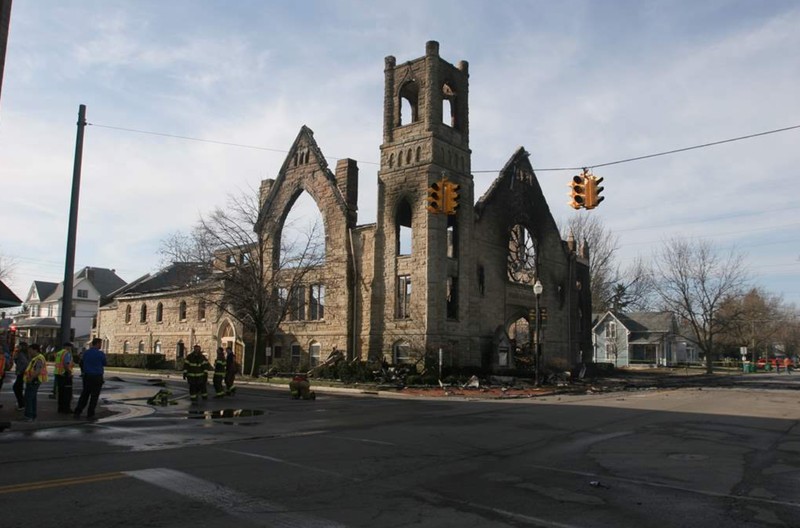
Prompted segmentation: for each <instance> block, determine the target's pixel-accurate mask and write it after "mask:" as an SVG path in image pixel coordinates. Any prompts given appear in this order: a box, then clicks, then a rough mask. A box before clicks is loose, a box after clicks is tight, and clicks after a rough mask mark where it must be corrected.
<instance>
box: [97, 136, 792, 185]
mask: <svg viewBox="0 0 800 528" xmlns="http://www.w3.org/2000/svg"><path fill="white" fill-rule="evenodd" d="M87 125H90V126H96V127H98V128H108V129H111V130H120V131H123V132H135V133H137V134H148V135H151V136H161V137H168V138H174V139H183V140H186V141H199V142H201V143H213V144H215V145H225V146H228V147H238V148H247V149H254V150H264V151H267V152H277V153H280V154H288V152H289V151H288V150H285V149H276V148H270V147H260V146H257V145H245V144H242V143H233V142H229V141H218V140H214V139H203V138H196V137H191V136H181V135H178V134H166V133H163V132H153V131H150V130H139V129H135V128H125V127H117V126H111V125H100V124H97V123H87ZM798 128H800V125H793V126H789V127H784V128H776V129H774V130H767V131H765V132H756V133H755V134H748V135H746V136H739V137H735V138H729V139H722V140H719V141H712V142H710V143H703V144H700V145H692V146H691V147H682V148H678V149H673V150H667V151H664V152H656V153H655V154H646V155H644V156H636V157H634V158H625V159H620V160H616V161H607V162H604V163H592V164H585V165H581V166H576V167H547V168H534V169H533V170H534V172H555V171H575V170H583V169H586V168H589V169H596V168H599V167H608V166H611V165H619V164H621V163H630V162H632V161H641V160H645V159H650V158H657V157H659V156H668V155H670V154H678V153H680V152H687V151H689V150H697V149H701V148H707V147H714V146H716V145H723V144H725V143H733V142H734V141H742V140H745V139H752V138H756V137H761V136H767V135H769V134H777V133H779V132H787V131H789V130H795V129H798ZM325 157H326V158H330V159H333V160H339V159H344V158H337V157H334V156H325ZM360 163H364V164H366V165H380V164H379V163H376V162H374V161H360ZM496 172H500V169H492V170H475V171H472V173H473V174H482V173H496Z"/></svg>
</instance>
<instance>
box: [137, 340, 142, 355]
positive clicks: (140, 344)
mask: <svg viewBox="0 0 800 528" xmlns="http://www.w3.org/2000/svg"><path fill="white" fill-rule="evenodd" d="M136 352H137V353H139V354H144V341H139V347H138V348H137V349H136Z"/></svg>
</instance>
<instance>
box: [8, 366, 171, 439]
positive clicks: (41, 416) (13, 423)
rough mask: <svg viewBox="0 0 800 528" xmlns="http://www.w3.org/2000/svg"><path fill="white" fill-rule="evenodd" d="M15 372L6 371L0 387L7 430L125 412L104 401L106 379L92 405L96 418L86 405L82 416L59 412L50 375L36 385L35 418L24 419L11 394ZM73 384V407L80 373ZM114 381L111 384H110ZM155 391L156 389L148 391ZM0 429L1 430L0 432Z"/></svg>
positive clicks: (27, 429) (69, 423)
mask: <svg viewBox="0 0 800 528" xmlns="http://www.w3.org/2000/svg"><path fill="white" fill-rule="evenodd" d="M106 377H107V379H108V378H113V377H114V374H111V373H109V374H108V375H107V376H106ZM14 380H15V376H14V374H11V373H9V374H6V379H5V381H4V382H3V388H2V389H0V404H2V405H3V407H2V408H0V430H2V429H4V430H5V432H6V433H8V432H12V431H13V432H30V431H38V430H41V429H50V428H53V427H64V426H75V425H82V424H91V423H96V422H102V421H104V420H105V419H108V418H110V417H113V416H116V415H119V414H120V413H122V412H124V410H123V409H122V408H121V407H120V406H119V405H117V404H115V402H114V401H109V402H107V403H106V401H105V400H106V399H108V395H107V394H106V387H107V386H109V383H108V382H107V383H106V385H104V387H103V391H101V392H100V400H99V401H98V403H97V408H96V409H95V418H96V419H95V420H89V419H88V418H86V409H84V410H83V413H82V414H81V418H79V419H76V418H74V417H73V416H72V415H71V414H59V412H58V403H57V401H56V400H55V399H51V398H50V395H51V394H52V391H53V376H52V375H51V376H50V379H49V380H48V381H47V382H46V383H44V384H43V385H42V386H41V387H39V394H38V397H37V406H36V414H37V416H36V421H34V422H25V421H24V413H25V411H24V410H19V411H18V410H17V399H16V397H15V396H14V392H13V390H12V385H13V384H14ZM73 383H74V386H73V390H72V408H73V409H74V408H75V406H76V405H77V404H78V397H80V395H81V389H82V387H83V384H82V382H81V378H80V376H76V377H75V379H74V381H73ZM113 385H114V384H113V382H112V383H111V386H113ZM115 388H118V387H115ZM148 392H153V393H155V392H156V391H150V390H148ZM113 397H114V399H120V393H119V392H117V391H116V390H114V391H113ZM2 434H3V432H2V431H0V435H2Z"/></svg>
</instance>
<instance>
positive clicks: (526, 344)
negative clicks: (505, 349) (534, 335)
mask: <svg viewBox="0 0 800 528" xmlns="http://www.w3.org/2000/svg"><path fill="white" fill-rule="evenodd" d="M508 337H509V338H510V339H511V343H512V344H513V345H514V346H515V347H516V350H517V352H520V353H530V343H531V325H530V322H528V320H527V319H526V318H524V317H520V318H519V319H517V320H516V321H514V322H512V323H511V326H510V327H509V328H508Z"/></svg>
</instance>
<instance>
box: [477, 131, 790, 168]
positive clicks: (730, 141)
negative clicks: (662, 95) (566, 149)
mask: <svg viewBox="0 0 800 528" xmlns="http://www.w3.org/2000/svg"><path fill="white" fill-rule="evenodd" d="M797 128H800V125H794V126H790V127H785V128H776V129H775V130H767V131H766V132H757V133H755V134H748V135H746V136H739V137H735V138H730V139H723V140H720V141H712V142H711V143H703V144H702V145H693V146H691V147H683V148H679V149H674V150H667V151H664V152H657V153H655V154H647V155H645V156H637V157H635V158H625V159H621V160H616V161H608V162H605V163H593V164H586V165H582V166H580V167H556V168H545V169H537V168H534V169H533V170H534V171H535V172H544V171H575V170H583V169H587V168H589V169H596V168H598V167H608V166H610V165H619V164H620V163H629V162H631V161H640V160H644V159H650V158H656V157H658V156H667V155H669V154H677V153H679V152H686V151H688V150H695V149H701V148H706V147H713V146H715V145H722V144H724V143H733V142H734V141H742V140H744V139H752V138H755V137H759V136H766V135H768V134H777V133H778V132H786V131H788V130H794V129H797ZM472 172H474V173H479V172H498V171H496V170H480V171H472Z"/></svg>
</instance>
